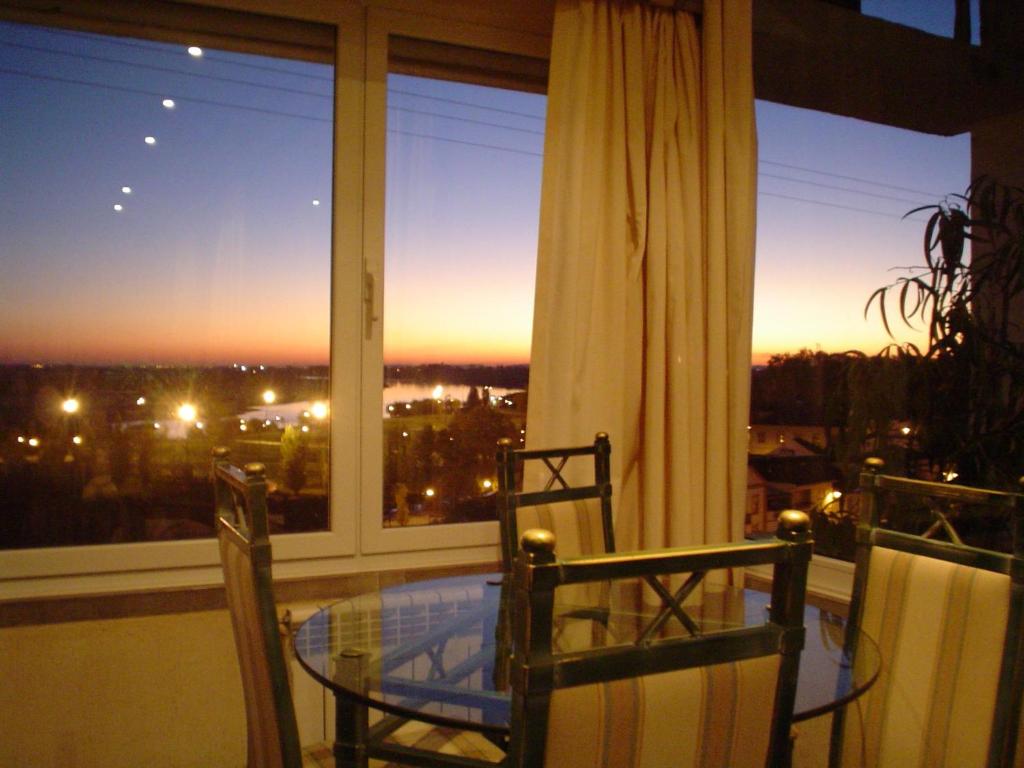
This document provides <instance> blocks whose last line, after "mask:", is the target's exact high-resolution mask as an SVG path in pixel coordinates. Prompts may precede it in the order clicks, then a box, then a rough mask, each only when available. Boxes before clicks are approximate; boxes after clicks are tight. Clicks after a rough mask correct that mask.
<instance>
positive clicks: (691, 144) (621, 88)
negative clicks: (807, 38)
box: [527, 0, 756, 551]
mask: <svg viewBox="0 0 1024 768" xmlns="http://www.w3.org/2000/svg"><path fill="white" fill-rule="evenodd" d="M755 185H756V137H755V129H754V95H753V81H752V67H751V3H750V0H704V10H703V14H702V16H701V17H700V18H699V19H696V18H694V17H693V16H691V15H689V14H686V13H682V12H676V11H673V10H670V9H663V8H657V7H652V6H649V5H646V4H641V3H635V2H617V1H614V0H559V2H558V5H557V7H556V11H555V26H554V37H553V45H552V54H551V71H550V79H549V87H548V117H547V134H546V139H545V146H544V172H543V184H542V193H541V218H540V236H539V245H538V264H537V291H536V304H535V310H534V324H533V328H534V331H533V349H532V353H531V362H530V398H529V410H528V415H527V416H528V418H527V424H528V430H527V432H528V439H527V443H528V445H529V446H531V447H547V446H561V445H574V444H583V443H588V442H590V441H591V440H592V439H593V436H594V433H595V432H597V431H606V432H608V433H609V435H610V436H611V440H612V460H613V461H612V469H613V478H612V480H613V488H614V507H615V514H616V537H617V546H618V549H619V550H623V551H624V550H628V549H636V548H651V547H658V546H669V545H684V544H695V543H702V542H721V541H727V540H735V539H740V538H742V536H743V512H744V509H745V506H746V499H745V496H746V452H747V429H746V427H747V418H748V407H749V406H748V404H749V382H750V335H751V322H752V313H753V310H752V296H753V253H754V228H755V218H754V217H755V211H754V204H755Z"/></svg>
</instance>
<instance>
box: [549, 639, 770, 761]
mask: <svg viewBox="0 0 1024 768" xmlns="http://www.w3.org/2000/svg"><path fill="white" fill-rule="evenodd" d="M778 672H779V657H778V656H766V657H762V658H757V659H749V660H747V661H741V662H735V663H730V664H717V665H715V666H710V667H697V668H692V669H684V670H677V671H673V672H665V673H662V674H657V675H648V676H646V677H639V678H628V679H625V680H617V681H613V682H610V683H598V684H594V685H585V686H579V687H576V688H562V689H558V690H556V691H554V693H553V694H552V697H551V714H550V718H549V727H548V738H547V747H546V754H545V765H546V766H548V768H573V767H574V766H579V768H602V767H604V768H746V767H747V766H751V767H753V766H757V767H758V768H761V767H762V766H764V764H765V758H766V756H767V753H768V744H769V735H770V734H769V731H770V725H771V719H772V713H773V706H772V705H773V702H774V700H775V687H776V683H777V681H778Z"/></svg>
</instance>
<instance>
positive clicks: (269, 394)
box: [263, 389, 277, 405]
mask: <svg viewBox="0 0 1024 768" xmlns="http://www.w3.org/2000/svg"><path fill="white" fill-rule="evenodd" d="M275 400H277V393H276V392H274V390H272V389H268V390H266V391H264V393H263V402H264V403H266V404H267V405H273V404H274V401H275Z"/></svg>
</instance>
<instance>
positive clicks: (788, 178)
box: [757, 172, 921, 205]
mask: <svg viewBox="0 0 1024 768" xmlns="http://www.w3.org/2000/svg"><path fill="white" fill-rule="evenodd" d="M757 176H758V178H762V179H780V180H781V181H789V182H793V183H794V184H807V185H808V186H812V187H821V188H822V189H834V190H836V191H839V192H849V193H851V194H854V195H866V196H867V197H877V198H879V199H881V200H895V201H897V202H900V203H907V204H908V205H921V202H920V201H919V200H908V199H907V198H905V197H895V196H894V195H882V194H879V193H878V192H865V191H863V190H860V189H852V188H850V187H840V186H838V185H836V184H824V183H822V182H818V181H807V180H806V179H794V178H793V177H792V176H782V175H780V174H775V173H763V172H759V173H758V174H757Z"/></svg>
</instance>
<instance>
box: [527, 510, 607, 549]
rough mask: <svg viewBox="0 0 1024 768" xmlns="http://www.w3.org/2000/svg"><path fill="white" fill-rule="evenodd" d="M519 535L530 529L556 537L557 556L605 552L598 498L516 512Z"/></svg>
mask: <svg viewBox="0 0 1024 768" xmlns="http://www.w3.org/2000/svg"><path fill="white" fill-rule="evenodd" d="M516 526H517V528H518V529H519V533H520V535H522V533H523V531H528V530H529V529H530V528H544V529H545V530H548V531H551V532H552V533H553V534H555V540H556V541H557V542H558V556H559V557H575V556H576V555H593V554H598V553H601V552H604V551H605V548H604V525H603V523H602V521H601V502H600V501H599V500H598V499H581V500H578V501H560V502H558V503H555V504H538V505H536V506H530V507H521V508H520V509H518V510H516Z"/></svg>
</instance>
